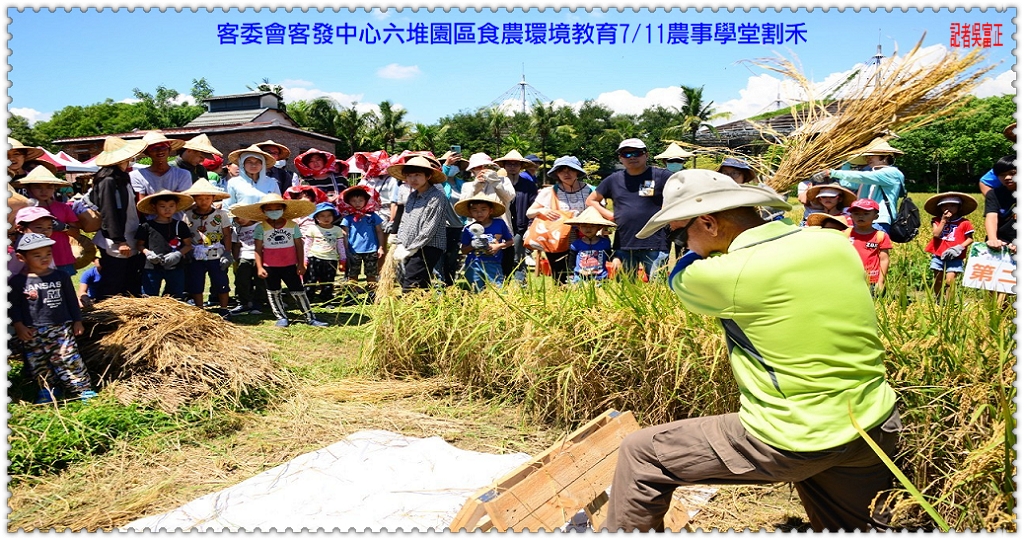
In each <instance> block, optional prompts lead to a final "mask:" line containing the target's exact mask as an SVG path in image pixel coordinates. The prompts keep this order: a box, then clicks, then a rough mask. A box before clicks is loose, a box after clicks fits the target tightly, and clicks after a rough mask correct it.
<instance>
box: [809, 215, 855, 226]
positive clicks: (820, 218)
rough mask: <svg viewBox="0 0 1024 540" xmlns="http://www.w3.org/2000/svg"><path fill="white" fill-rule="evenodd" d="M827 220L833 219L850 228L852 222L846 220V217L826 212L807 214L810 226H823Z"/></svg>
mask: <svg viewBox="0 0 1024 540" xmlns="http://www.w3.org/2000/svg"><path fill="white" fill-rule="evenodd" d="M826 221H833V222H835V223H838V224H840V225H842V226H843V229H844V230H845V229H849V228H850V224H849V223H847V222H846V218H845V217H843V216H833V215H831V214H826V213H824V212H815V213H813V214H811V215H809V216H807V226H808V227H821V226H822V225H823V224H824V223H825V222H826Z"/></svg>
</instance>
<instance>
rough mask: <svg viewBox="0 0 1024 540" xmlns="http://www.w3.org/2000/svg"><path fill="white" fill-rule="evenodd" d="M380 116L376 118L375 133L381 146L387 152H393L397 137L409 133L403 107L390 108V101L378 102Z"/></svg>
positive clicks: (399, 137)
mask: <svg viewBox="0 0 1024 540" xmlns="http://www.w3.org/2000/svg"><path fill="white" fill-rule="evenodd" d="M379 107H380V116H379V117H377V119H376V130H375V131H376V134H377V137H378V139H379V140H380V143H381V146H383V147H384V150H387V152H388V153H389V154H392V153H394V151H395V143H396V142H397V141H398V139H401V138H403V137H405V136H406V135H407V134H408V133H409V124H408V123H407V122H405V121H404V118H405V113H406V111H405V109H395V108H392V106H391V102H390V101H387V100H385V101H381V102H380V105H379Z"/></svg>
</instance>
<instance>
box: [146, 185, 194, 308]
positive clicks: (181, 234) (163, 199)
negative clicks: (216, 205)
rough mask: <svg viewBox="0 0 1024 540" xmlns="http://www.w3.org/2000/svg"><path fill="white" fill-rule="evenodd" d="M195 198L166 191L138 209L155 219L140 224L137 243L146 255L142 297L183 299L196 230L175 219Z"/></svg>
mask: <svg viewBox="0 0 1024 540" xmlns="http://www.w3.org/2000/svg"><path fill="white" fill-rule="evenodd" d="M192 203H193V201H192V197H189V196H188V195H185V194H183V193H175V192H173V191H168V190H163V191H160V192H157V193H154V194H152V195H147V196H145V197H143V198H142V200H141V201H139V202H138V204H137V205H136V207H137V208H138V210H139V212H141V213H143V214H151V215H153V219H151V220H148V221H146V222H145V223H141V224H139V229H138V231H136V233H135V244H136V247H137V248H138V250H139V252H140V253H142V254H143V255H145V257H146V264H145V266H143V267H142V294H144V295H146V296H160V286H161V285H163V294H164V295H165V296H171V297H173V298H181V297H182V295H184V293H185V255H187V254H188V253H189V252H190V251H192V231H190V230H189V229H188V225H185V223H183V222H181V221H178V220H177V219H174V215H175V214H177V213H178V212H179V211H180V210H184V209H185V208H188V207H190V206H192Z"/></svg>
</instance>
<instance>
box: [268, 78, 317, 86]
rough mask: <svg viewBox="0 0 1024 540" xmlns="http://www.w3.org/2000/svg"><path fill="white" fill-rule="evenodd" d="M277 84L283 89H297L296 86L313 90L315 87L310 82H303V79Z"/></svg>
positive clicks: (287, 80) (286, 80) (288, 80)
mask: <svg viewBox="0 0 1024 540" xmlns="http://www.w3.org/2000/svg"><path fill="white" fill-rule="evenodd" d="M277 84H280V85H281V86H282V87H296V86H298V87H301V88H312V87H313V83H311V82H309V81H306V80H303V79H285V80H283V81H281V82H279V83H277Z"/></svg>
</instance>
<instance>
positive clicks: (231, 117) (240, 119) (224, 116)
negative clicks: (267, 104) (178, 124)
mask: <svg viewBox="0 0 1024 540" xmlns="http://www.w3.org/2000/svg"><path fill="white" fill-rule="evenodd" d="M269 110H270V109H247V110H242V111H224V112H204V113H203V114H201V115H199V116H197V117H196V118H195V119H193V120H192V121H191V122H189V123H187V124H185V127H186V128H191V127H206V126H237V125H240V124H245V123H248V122H252V121H253V120H255V119H257V118H259V116H260V115H261V114H263V113H265V112H267V111H269ZM275 110H276V109H275Z"/></svg>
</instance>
